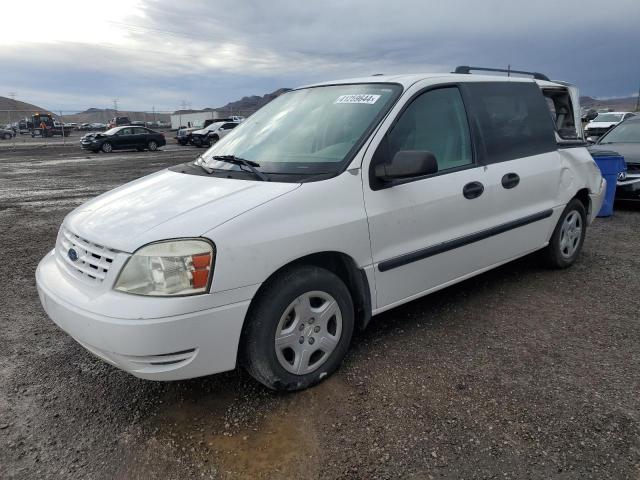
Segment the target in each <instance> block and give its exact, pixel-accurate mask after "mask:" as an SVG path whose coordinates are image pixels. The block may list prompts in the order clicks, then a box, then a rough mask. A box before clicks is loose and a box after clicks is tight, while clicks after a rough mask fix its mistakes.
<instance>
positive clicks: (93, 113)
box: [0, 109, 256, 148]
mask: <svg viewBox="0 0 640 480" xmlns="http://www.w3.org/2000/svg"><path fill="white" fill-rule="evenodd" d="M255 111H256V109H217V110H212V109H207V110H178V111H175V112H173V111H172V112H168V111H159V110H151V111H116V110H110V109H104V110H103V109H89V110H87V111H85V112H81V113H78V112H77V111H64V110H62V111H36V110H0V148H3V147H5V148H6V147H9V148H16V147H20V146H36V145H72V144H78V143H79V142H80V138H81V137H82V136H84V135H86V134H87V133H91V132H103V131H106V130H108V129H109V128H111V127H112V126H114V123H115V124H116V125H118V126H119V125H137V126H144V127H147V128H150V129H152V130H155V131H160V132H168V131H171V130H174V131H175V130H177V129H178V128H179V127H191V128H194V127H202V126H204V125H205V123H207V120H209V122H210V120H217V119H227V118H234V119H241V118H246V117H248V116H250V115H252V114H253V113H254V112H255Z"/></svg>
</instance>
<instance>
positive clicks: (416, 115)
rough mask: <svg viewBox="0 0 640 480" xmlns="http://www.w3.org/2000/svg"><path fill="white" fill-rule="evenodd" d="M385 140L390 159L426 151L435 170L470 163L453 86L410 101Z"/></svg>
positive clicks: (465, 126)
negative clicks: (400, 154) (408, 153)
mask: <svg viewBox="0 0 640 480" xmlns="http://www.w3.org/2000/svg"><path fill="white" fill-rule="evenodd" d="M387 140H388V147H389V154H390V156H389V158H393V157H394V155H395V154H396V153H398V152H399V151H401V150H410V151H411V150H421V151H429V152H431V153H433V154H434V155H435V157H436V160H437V162H438V171H442V170H448V169H450V168H456V167H462V166H465V165H470V164H472V163H473V155H472V153H471V135H470V133H469V124H468V122H467V116H466V112H465V108H464V104H463V102H462V96H461V95H460V92H459V90H458V89H457V88H456V87H445V88H439V89H436V90H430V91H428V92H425V93H423V94H422V95H420V96H419V97H417V98H416V99H415V100H413V102H412V103H411V105H409V107H408V108H407V109H406V110H405V111H404V112H403V113H402V116H401V117H400V119H399V120H398V121H397V122H396V124H395V125H394V127H393V129H392V130H391V131H390V132H389V133H388V134H387Z"/></svg>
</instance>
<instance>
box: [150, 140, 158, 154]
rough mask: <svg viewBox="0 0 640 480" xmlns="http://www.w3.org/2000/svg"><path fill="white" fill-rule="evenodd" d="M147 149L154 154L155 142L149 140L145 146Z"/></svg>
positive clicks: (156, 143) (156, 147)
mask: <svg viewBox="0 0 640 480" xmlns="http://www.w3.org/2000/svg"><path fill="white" fill-rule="evenodd" d="M147 148H148V149H149V151H150V152H155V151H156V150H157V149H158V142H156V141H155V140H151V141H150V142H149V143H148V144H147Z"/></svg>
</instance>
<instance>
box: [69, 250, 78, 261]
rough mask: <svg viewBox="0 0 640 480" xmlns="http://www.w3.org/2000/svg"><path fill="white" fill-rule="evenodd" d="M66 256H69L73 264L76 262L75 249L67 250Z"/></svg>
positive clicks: (76, 254) (76, 253)
mask: <svg viewBox="0 0 640 480" xmlns="http://www.w3.org/2000/svg"><path fill="white" fill-rule="evenodd" d="M67 255H68V256H69V258H70V259H71V261H72V262H75V261H76V260H78V252H76V251H75V249H73V248H70V249H69V251H68V252H67Z"/></svg>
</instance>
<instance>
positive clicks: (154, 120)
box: [151, 105, 156, 125]
mask: <svg viewBox="0 0 640 480" xmlns="http://www.w3.org/2000/svg"><path fill="white" fill-rule="evenodd" d="M151 111H152V112H153V124H154V125H155V124H156V106H155V105H154V106H153V107H151Z"/></svg>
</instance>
